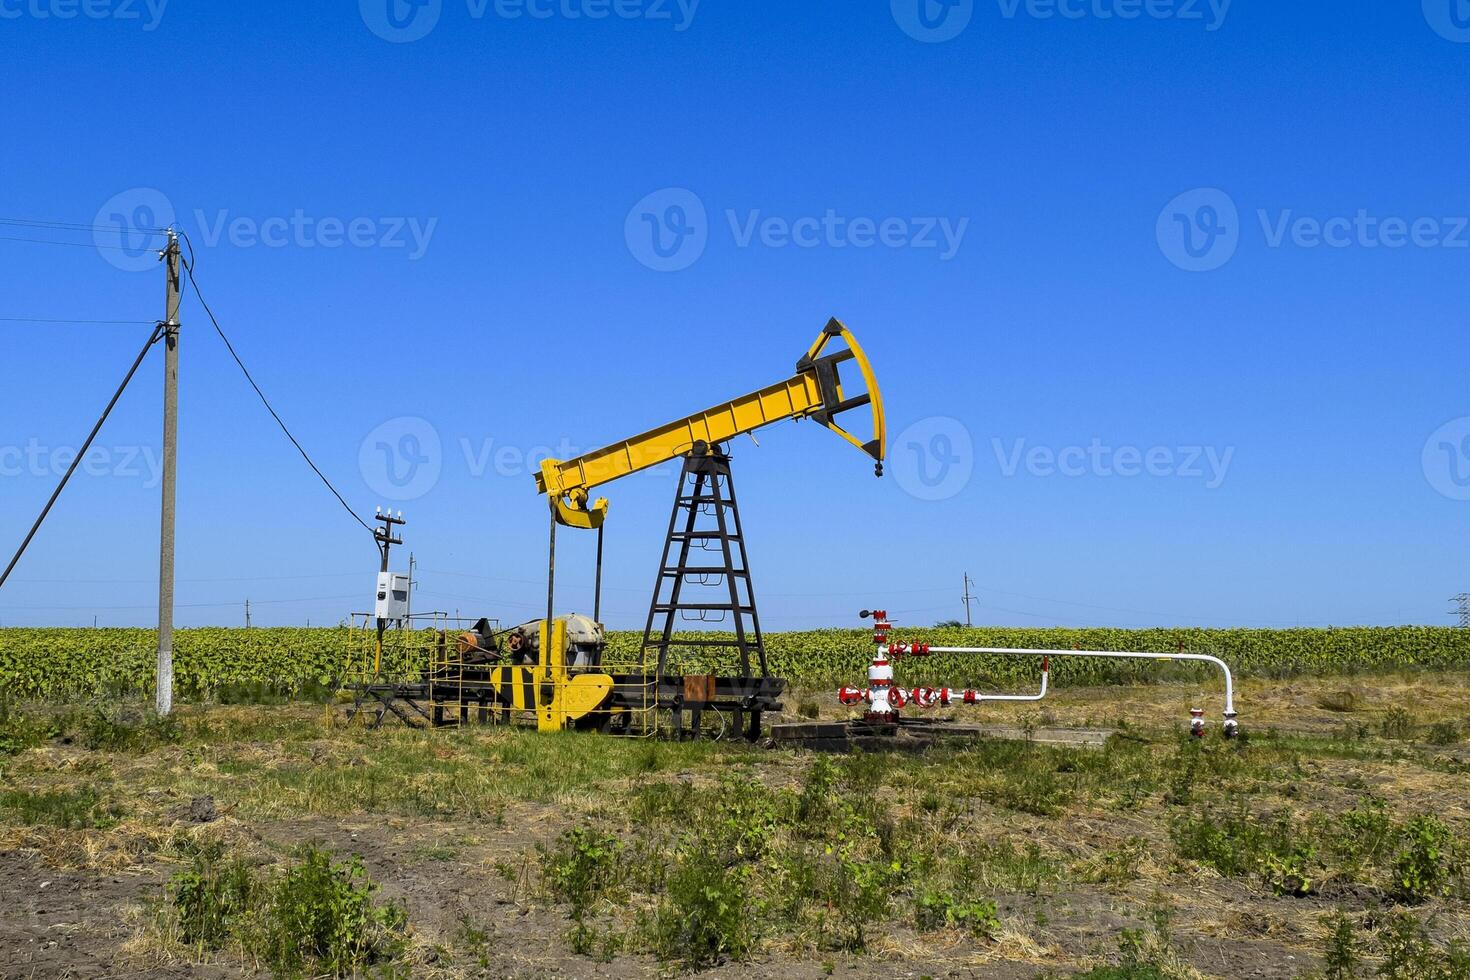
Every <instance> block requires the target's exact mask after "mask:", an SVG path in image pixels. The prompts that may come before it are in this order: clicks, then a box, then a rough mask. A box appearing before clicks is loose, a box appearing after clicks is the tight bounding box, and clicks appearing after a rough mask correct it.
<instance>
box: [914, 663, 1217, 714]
mask: <svg viewBox="0 0 1470 980" xmlns="http://www.w3.org/2000/svg"><path fill="white" fill-rule="evenodd" d="M929 652H930V653H980V654H1001V655H1014V656H1022V657H1026V656H1029V657H1105V658H1108V659H1112V660H1193V661H1197V662H1200V663H1209V664H1214V665H1215V666H1216V667H1219V668H1220V672H1221V673H1222V674H1224V675H1225V715H1226V717H1228V718H1234V717H1235V678H1233V677H1232V676H1231V675H1230V668H1229V666H1227V665H1226V663H1225V661H1223V660H1221V659H1220V658H1219V657H1212V656H1210V655H1209V654H1207V653H1120V652H1117V651H1114V650H1025V649H1016V648H1014V647H930V648H929ZM987 700H990V699H989V698H987Z"/></svg>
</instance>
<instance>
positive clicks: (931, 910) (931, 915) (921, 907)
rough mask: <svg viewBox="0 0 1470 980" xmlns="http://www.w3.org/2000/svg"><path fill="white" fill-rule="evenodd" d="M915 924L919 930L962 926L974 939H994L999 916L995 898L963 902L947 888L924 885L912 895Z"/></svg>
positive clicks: (928, 930) (998, 926)
mask: <svg viewBox="0 0 1470 980" xmlns="http://www.w3.org/2000/svg"><path fill="white" fill-rule="evenodd" d="M914 925H915V926H916V927H917V928H918V929H919V931H920V932H932V931H934V930H936V929H944V928H949V929H964V930H966V931H968V932H969V933H970V934H971V935H973V936H974V937H976V938H977V939H994V938H995V934H996V932H997V931H998V930H999V929H1000V919H999V918H998V917H997V916H996V908H995V903H994V902H991V901H968V902H962V901H959V900H957V899H956V898H955V897H954V895H953V894H951V893H950V892H948V891H938V890H933V889H927V888H926V889H923V890H922V891H920V892H919V894H918V895H917V896H916V897H915V899H914Z"/></svg>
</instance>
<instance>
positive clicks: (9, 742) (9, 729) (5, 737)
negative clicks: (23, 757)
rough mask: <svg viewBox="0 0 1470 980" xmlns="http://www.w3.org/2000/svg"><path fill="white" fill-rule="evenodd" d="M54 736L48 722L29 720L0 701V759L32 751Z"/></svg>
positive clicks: (52, 727)
mask: <svg viewBox="0 0 1470 980" xmlns="http://www.w3.org/2000/svg"><path fill="white" fill-rule="evenodd" d="M55 734H56V731H55V727H54V726H53V725H52V724H51V723H50V722H47V721H39V720H36V719H34V718H30V717H28V716H27V715H26V714H24V713H23V712H21V711H18V710H16V709H15V708H13V707H11V705H10V703H9V702H7V701H0V757H3V756H7V755H18V754H19V753H21V752H24V751H25V750H26V749H33V748H35V747H36V746H38V745H40V744H42V743H43V742H45V741H46V740H47V739H48V738H51V737H53V736H54V735H55Z"/></svg>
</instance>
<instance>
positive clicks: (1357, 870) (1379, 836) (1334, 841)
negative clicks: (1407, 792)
mask: <svg viewBox="0 0 1470 980" xmlns="http://www.w3.org/2000/svg"><path fill="white" fill-rule="evenodd" d="M1394 833H1395V831H1394V826H1393V820H1392V819H1391V818H1390V817H1389V814H1388V804H1387V803H1385V802H1384V801H1383V800H1381V799H1379V798H1378V797H1376V796H1372V795H1371V794H1370V795H1367V796H1364V797H1363V798H1362V799H1361V800H1360V801H1359V802H1358V804H1357V805H1356V806H1354V807H1353V808H1352V809H1351V810H1348V811H1346V812H1345V813H1342V814H1340V815H1338V816H1337V817H1335V818H1333V819H1331V820H1327V821H1324V823H1323V825H1322V827H1321V830H1320V836H1321V838H1322V840H1323V841H1324V843H1325V844H1326V847H1327V849H1328V850H1329V851H1330V852H1331V853H1332V854H1333V856H1334V857H1335V858H1337V860H1338V861H1339V862H1340V864H1341V867H1342V873H1343V875H1344V876H1345V877H1347V878H1349V879H1351V880H1361V879H1362V877H1363V875H1364V873H1365V870H1366V869H1367V868H1368V867H1369V866H1370V865H1373V864H1376V863H1378V861H1379V860H1380V859H1381V858H1382V857H1383V855H1384V854H1385V853H1386V852H1387V850H1388V848H1389V847H1390V846H1391V845H1392V842H1393V837H1394Z"/></svg>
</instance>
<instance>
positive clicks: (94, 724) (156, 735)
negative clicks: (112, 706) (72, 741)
mask: <svg viewBox="0 0 1470 980" xmlns="http://www.w3.org/2000/svg"><path fill="white" fill-rule="evenodd" d="M80 727H81V740H82V744H83V745H85V746H86V747H87V748H89V749H92V750H93V751H106V752H148V751H150V750H152V749H154V748H157V747H158V746H160V745H166V744H171V743H174V742H178V741H180V740H181V739H182V738H183V731H182V729H181V728H180V727H179V721H178V719H177V718H176V717H174V716H172V715H169V716H166V717H160V716H158V715H154V714H149V715H147V716H145V717H143V718H142V719H140V720H138V721H127V720H125V719H124V718H123V716H122V713H121V712H120V711H117V710H114V711H112V712H111V713H109V712H107V711H103V710H102V709H101V708H96V709H94V710H92V711H91V712H88V713H87V714H86V715H84V716H83V717H82V720H81V723H80Z"/></svg>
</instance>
